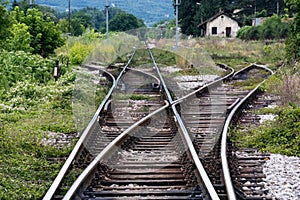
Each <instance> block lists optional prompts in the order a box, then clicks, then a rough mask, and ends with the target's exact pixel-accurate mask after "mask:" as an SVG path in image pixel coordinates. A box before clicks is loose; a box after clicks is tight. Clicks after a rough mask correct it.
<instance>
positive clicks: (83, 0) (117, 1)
mask: <svg viewBox="0 0 300 200" xmlns="http://www.w3.org/2000/svg"><path fill="white" fill-rule="evenodd" d="M108 2H109V5H110V6H112V7H117V8H120V9H122V10H124V11H126V12H128V13H131V14H133V15H135V16H136V17H138V18H140V19H142V20H144V22H145V24H146V25H147V26H152V25H153V24H154V23H156V22H158V21H161V20H164V19H172V18H174V8H173V5H172V1H171V0H161V1H157V0H109V1H108ZM35 3H37V4H41V5H46V6H50V7H52V8H55V9H58V10H59V11H61V12H63V11H66V10H67V9H68V1H66V0H52V1H48V0H36V1H35ZM105 4H106V1H105V0H102V1H99V0H71V10H74V9H77V10H78V9H81V8H85V7H96V8H98V9H101V10H102V9H104V6H105Z"/></svg>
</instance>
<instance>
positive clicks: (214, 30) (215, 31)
mask: <svg viewBox="0 0 300 200" xmlns="http://www.w3.org/2000/svg"><path fill="white" fill-rule="evenodd" d="M217 33H218V31H217V27H212V28H211V34H212V35H217Z"/></svg>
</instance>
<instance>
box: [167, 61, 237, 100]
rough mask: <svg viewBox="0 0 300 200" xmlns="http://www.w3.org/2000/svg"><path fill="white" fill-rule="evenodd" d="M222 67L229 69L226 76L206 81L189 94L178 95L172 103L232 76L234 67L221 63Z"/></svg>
mask: <svg viewBox="0 0 300 200" xmlns="http://www.w3.org/2000/svg"><path fill="white" fill-rule="evenodd" d="M222 65H223V64H221V66H222ZM223 67H224V68H225V69H226V68H227V70H230V71H231V72H230V73H228V74H227V75H226V76H223V77H220V78H218V79H217V80H215V81H213V82H210V83H206V84H204V85H203V86H202V87H200V88H199V89H197V90H195V91H193V92H191V93H189V94H187V95H185V96H183V97H180V98H179V99H177V100H175V101H173V102H172V104H178V103H180V102H182V101H183V100H184V99H187V98H188V97H190V96H192V95H194V94H196V93H198V92H200V91H202V90H204V89H207V88H208V87H210V86H213V85H215V84H218V83H220V82H221V81H224V80H226V79H228V78H230V77H232V76H233V74H234V72H235V71H234V69H233V68H232V67H229V66H227V65H223Z"/></svg>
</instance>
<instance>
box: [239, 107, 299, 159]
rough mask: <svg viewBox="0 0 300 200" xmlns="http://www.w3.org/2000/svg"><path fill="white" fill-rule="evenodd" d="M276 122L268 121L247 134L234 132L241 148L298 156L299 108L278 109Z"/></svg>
mask: <svg viewBox="0 0 300 200" xmlns="http://www.w3.org/2000/svg"><path fill="white" fill-rule="evenodd" d="M274 114H277V115H278V116H277V118H276V121H269V122H266V123H264V124H263V125H261V126H259V127H257V128H254V129H252V130H250V131H249V132H244V131H243V132H238V131H237V132H236V133H235V134H236V135H237V138H238V141H239V142H240V144H241V145H242V146H247V147H249V146H250V147H254V148H260V149H261V150H262V151H265V152H270V153H281V154H285V155H290V156H300V108H299V107H298V108H295V107H291V106H289V107H287V108H284V109H278V110H277V111H275V113H274Z"/></svg>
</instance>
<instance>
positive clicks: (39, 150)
mask: <svg viewBox="0 0 300 200" xmlns="http://www.w3.org/2000/svg"><path fill="white" fill-rule="evenodd" d="M0 116H1V120H2V129H1V132H0V137H1V140H0V146H1V147H0V152H1V153H0V163H1V164H0V165H1V172H0V199H38V198H40V197H41V196H42V195H43V194H44V192H45V191H46V190H47V189H48V188H49V186H50V184H51V182H52V181H53V179H54V178H55V176H56V174H57V173H58V171H59V169H60V168H61V166H62V164H63V163H62V162H55V163H54V162H52V161H51V160H50V159H49V158H59V157H64V156H67V155H68V153H69V151H70V150H71V148H72V146H73V145H69V146H66V147H64V148H57V147H52V146H48V145H46V146H45V145H43V144H42V143H41V141H42V139H43V138H47V133H48V131H53V130H56V131H58V130H59V131H63V132H65V133H72V132H76V128H75V126H74V121H73V115H72V113H71V112H69V111H66V110H52V109H51V108H50V107H46V106H42V107H39V108H38V109H33V110H31V111H28V112H26V113H16V112H13V113H1V115H0Z"/></svg>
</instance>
